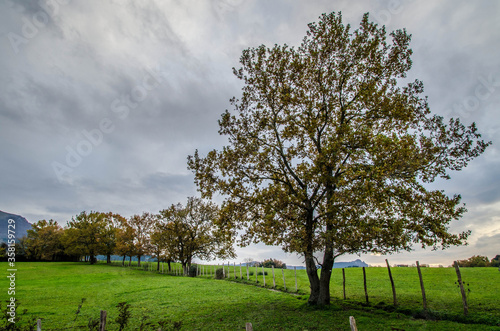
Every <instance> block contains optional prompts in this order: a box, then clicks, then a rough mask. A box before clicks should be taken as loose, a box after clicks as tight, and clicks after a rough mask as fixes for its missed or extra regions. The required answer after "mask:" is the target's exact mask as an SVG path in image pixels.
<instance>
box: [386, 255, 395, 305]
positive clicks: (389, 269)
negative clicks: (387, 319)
mask: <svg viewBox="0 0 500 331" xmlns="http://www.w3.org/2000/svg"><path fill="white" fill-rule="evenodd" d="M385 263H386V264H387V270H388V271H389V279H390V280H391V286H392V298H393V300H394V307H396V306H397V305H398V302H397V300H396V287H395V286H394V279H392V273H391V266H390V265H389V261H388V260H387V259H385Z"/></svg>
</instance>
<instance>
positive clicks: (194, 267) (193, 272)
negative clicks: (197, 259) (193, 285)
mask: <svg viewBox="0 0 500 331" xmlns="http://www.w3.org/2000/svg"><path fill="white" fill-rule="evenodd" d="M196 276H198V266H197V265H196V264H191V265H190V266H189V277H196Z"/></svg>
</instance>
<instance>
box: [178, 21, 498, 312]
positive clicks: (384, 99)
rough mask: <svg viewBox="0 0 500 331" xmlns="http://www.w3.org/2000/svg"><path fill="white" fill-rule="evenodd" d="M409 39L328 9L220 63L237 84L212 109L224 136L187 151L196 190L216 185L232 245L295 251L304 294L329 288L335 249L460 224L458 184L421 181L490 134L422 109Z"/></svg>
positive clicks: (370, 247)
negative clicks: (448, 188) (214, 146)
mask: <svg viewBox="0 0 500 331" xmlns="http://www.w3.org/2000/svg"><path fill="white" fill-rule="evenodd" d="M410 39H411V35H409V34H408V33H407V32H406V31H405V30H397V31H394V32H392V33H390V34H389V36H388V35H387V33H386V31H385V27H380V26H378V25H377V24H375V23H373V22H370V21H369V15H368V14H365V15H364V16H363V19H362V21H361V23H360V27H359V28H358V29H356V30H354V31H352V30H351V27H350V26H349V25H344V24H343V23H342V15H341V13H338V14H335V13H331V14H323V15H322V16H321V17H320V20H319V22H317V23H311V24H309V30H308V31H307V34H306V36H305V37H304V39H303V41H302V44H301V45H300V47H297V48H296V47H290V46H288V45H275V46H274V47H272V48H268V47H266V46H264V45H262V46H259V47H256V48H249V49H246V50H244V51H243V53H242V56H241V58H240V63H241V68H239V69H234V68H233V71H234V74H235V75H236V77H237V78H239V79H240V80H242V81H243V83H244V87H243V90H242V96H241V98H239V99H237V98H233V99H231V104H232V106H233V107H234V110H233V111H229V110H226V111H225V112H224V113H223V114H222V116H221V119H220V120H219V127H220V129H219V133H220V134H221V135H225V136H227V137H228V141H229V143H228V145H227V146H224V148H223V149H222V150H220V151H217V150H212V151H210V152H209V153H208V154H207V155H206V156H200V155H199V153H198V151H196V152H195V154H194V155H193V156H189V157H188V167H189V168H190V169H191V170H192V171H193V172H194V174H195V182H196V184H197V185H198V187H199V189H200V191H201V192H202V197H205V198H210V197H212V195H213V194H214V193H219V194H222V195H223V196H224V197H225V201H224V204H223V207H222V217H221V219H220V224H221V225H223V226H225V227H227V228H232V229H245V234H244V235H243V236H242V240H241V244H242V245H247V244H249V243H251V242H264V243H266V244H273V245H280V246H281V247H283V249H284V250H285V251H287V252H296V253H300V254H302V255H303V256H304V258H305V262H306V270H307V273H308V276H309V281H310V284H311V296H310V298H309V302H310V303H311V304H328V303H329V302H330V291H329V283H330V276H331V270H332V267H333V263H334V259H335V258H336V257H337V256H339V255H342V254H346V253H366V252H378V253H391V252H397V251H400V250H408V251H409V250H411V249H412V245H413V244H415V243H420V244H421V245H422V246H423V247H426V246H430V247H432V248H434V249H437V248H439V247H441V248H446V247H449V246H450V245H459V244H463V243H465V240H466V238H467V236H468V234H469V232H467V231H466V232H462V233H459V234H452V233H450V232H449V229H448V227H449V223H450V222H451V221H452V220H457V219H459V218H460V217H461V216H462V215H463V213H464V212H465V208H464V206H463V205H462V204H461V203H460V196H458V195H457V196H452V197H450V196H447V195H446V194H445V193H444V192H443V191H440V190H429V189H428V188H427V187H426V184H427V183H430V182H433V181H434V180H435V179H436V178H438V177H441V178H446V179H448V178H450V177H449V171H450V170H461V169H462V168H464V167H465V166H467V164H468V162H469V161H471V160H472V159H473V158H475V157H477V156H479V155H480V154H481V153H482V152H483V151H484V150H485V148H486V147H487V146H488V145H489V143H487V142H484V141H482V140H480V134H479V133H478V131H477V128H476V125H475V124H474V123H472V124H471V125H469V126H465V125H463V124H462V123H461V122H460V121H459V120H458V119H451V120H450V121H449V122H448V123H445V121H444V119H443V118H442V117H440V116H437V115H434V114H432V113H431V111H430V108H429V105H428V103H427V99H426V97H423V96H422V93H423V83H422V82H421V81H418V80H415V81H413V82H411V83H408V84H407V85H406V86H400V83H399V81H400V79H401V78H405V77H406V73H407V71H408V70H409V69H410V68H411V65H412V62H411V59H410V56H411V54H412V50H411V49H410ZM318 252H322V254H323V258H322V261H318V260H315V254H316V255H317V253H318ZM316 264H320V265H321V266H322V270H321V277H320V278H319V277H318V274H317V270H316Z"/></svg>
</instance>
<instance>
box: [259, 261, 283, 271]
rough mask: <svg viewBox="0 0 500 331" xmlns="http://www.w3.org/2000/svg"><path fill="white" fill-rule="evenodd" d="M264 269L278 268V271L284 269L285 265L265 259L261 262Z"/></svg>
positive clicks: (281, 262)
mask: <svg viewBox="0 0 500 331" xmlns="http://www.w3.org/2000/svg"><path fill="white" fill-rule="evenodd" d="M262 265H263V266H264V268H271V267H274V268H278V269H286V263H284V262H283V261H280V260H277V259H267V260H264V261H263V262H262Z"/></svg>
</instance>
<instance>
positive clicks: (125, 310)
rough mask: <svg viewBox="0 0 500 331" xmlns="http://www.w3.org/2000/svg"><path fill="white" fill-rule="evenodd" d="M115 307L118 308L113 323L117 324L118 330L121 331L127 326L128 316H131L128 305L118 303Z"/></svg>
mask: <svg viewBox="0 0 500 331" xmlns="http://www.w3.org/2000/svg"><path fill="white" fill-rule="evenodd" d="M116 307H117V308H118V317H117V318H116V319H115V322H116V323H118V326H119V329H118V330H119V331H122V330H124V329H125V327H126V326H127V324H128V321H129V319H130V316H131V315H132V313H131V312H130V304H128V303H126V302H120V303H118V305H117V306H116Z"/></svg>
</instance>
